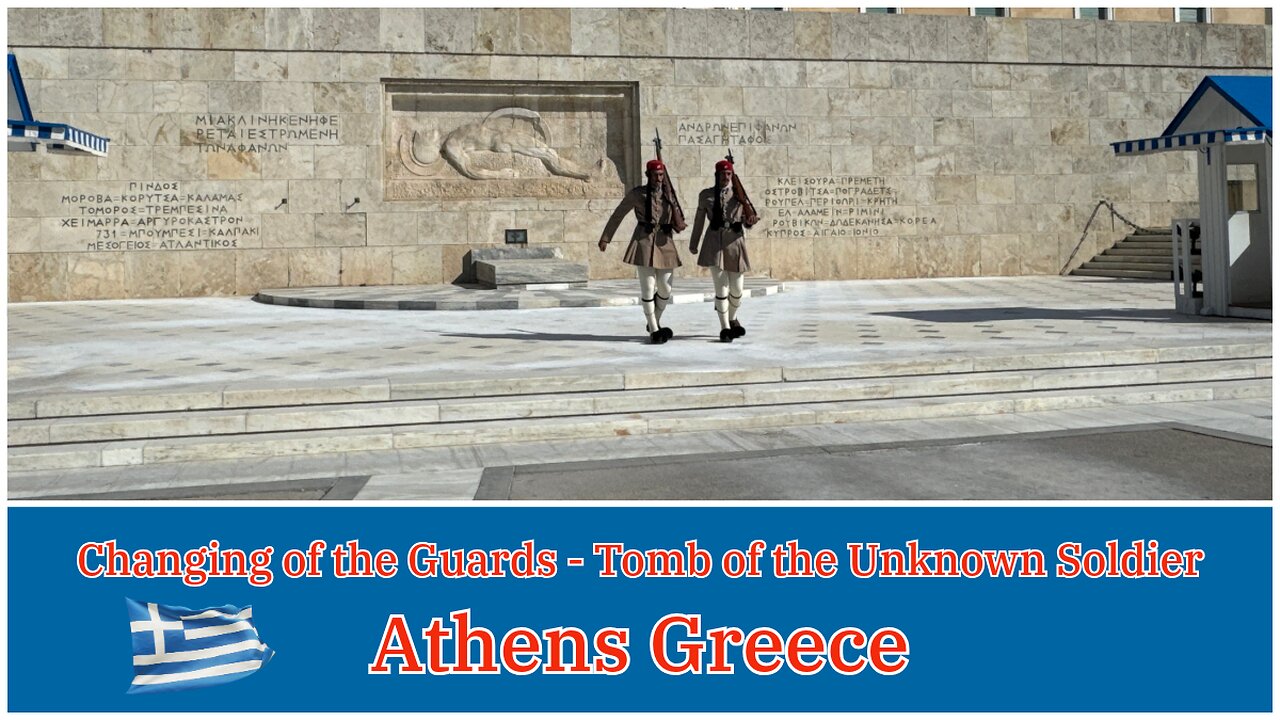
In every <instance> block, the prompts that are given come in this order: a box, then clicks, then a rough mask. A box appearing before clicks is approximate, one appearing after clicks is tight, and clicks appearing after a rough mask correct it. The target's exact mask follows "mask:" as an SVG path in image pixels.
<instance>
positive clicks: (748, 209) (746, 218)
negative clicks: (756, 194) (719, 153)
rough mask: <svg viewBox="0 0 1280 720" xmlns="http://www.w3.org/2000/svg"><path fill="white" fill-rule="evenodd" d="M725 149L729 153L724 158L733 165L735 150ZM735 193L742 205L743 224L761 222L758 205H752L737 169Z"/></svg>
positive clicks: (749, 224) (734, 184)
mask: <svg viewBox="0 0 1280 720" xmlns="http://www.w3.org/2000/svg"><path fill="white" fill-rule="evenodd" d="M725 151H726V152H727V153H728V154H726V155H725V156H724V159H725V160H728V161H729V164H730V165H733V150H732V149H730V148H727V147H726V148H725ZM733 194H734V197H736V198H738V204H740V205H742V211H743V218H742V219H743V225H746V226H747V227H751V226H752V225H755V224H756V223H758V222H760V216H759V215H758V214H757V213H756V206H755V205H752V204H751V199H750V198H748V197H747V189H746V188H744V187H742V181H741V180H739V179H738V172H737V170H734V172H733Z"/></svg>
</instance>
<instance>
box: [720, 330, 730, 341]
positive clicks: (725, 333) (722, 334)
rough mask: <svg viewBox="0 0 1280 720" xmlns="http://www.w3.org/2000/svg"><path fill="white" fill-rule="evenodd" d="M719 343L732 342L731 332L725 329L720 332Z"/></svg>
mask: <svg viewBox="0 0 1280 720" xmlns="http://www.w3.org/2000/svg"><path fill="white" fill-rule="evenodd" d="M720 342H733V330H732V329H731V328H725V329H723V330H721V331H720Z"/></svg>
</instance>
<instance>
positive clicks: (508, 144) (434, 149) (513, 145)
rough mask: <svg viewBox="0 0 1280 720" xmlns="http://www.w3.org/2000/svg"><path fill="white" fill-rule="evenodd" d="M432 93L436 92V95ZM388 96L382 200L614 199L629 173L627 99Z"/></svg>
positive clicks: (477, 89) (572, 91)
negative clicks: (383, 195) (383, 198)
mask: <svg viewBox="0 0 1280 720" xmlns="http://www.w3.org/2000/svg"><path fill="white" fill-rule="evenodd" d="M433 90H436V92H433ZM463 90H467V91H469V92H463V91H460V89H459V88H455V87H451V86H444V87H441V88H439V89H437V88H436V87H435V86H432V85H430V84H420V85H414V86H411V87H409V88H407V89H403V90H402V89H399V88H388V91H387V96H388V100H389V102H388V109H387V113H386V118H387V121H386V126H385V128H384V135H383V142H384V157H385V164H384V170H385V172H384V183H385V190H386V194H385V197H386V199H388V200H435V199H450V198H458V199H463V198H521V197H528V198H595V197H602V198H604V197H614V196H616V195H617V194H618V193H619V192H620V191H621V189H622V187H623V177H624V175H625V174H626V173H624V171H623V170H622V169H621V168H622V167H626V166H627V165H628V152H629V150H630V148H629V144H628V142H627V140H626V138H627V136H628V133H629V131H630V125H629V123H630V122H631V120H632V118H630V117H629V113H627V112H626V109H627V107H629V106H628V105H627V104H626V103H625V102H624V101H626V100H628V98H625V97H622V96H619V95H616V94H607V93H594V94H593V93H591V92H590V89H589V88H587V89H584V88H582V87H581V86H578V87H575V88H566V89H564V90H563V92H561V91H560V89H559V88H538V89H537V91H534V92H530V91H526V92H524V93H521V92H519V91H518V90H515V89H513V88H512V87H510V86H500V87H494V88H491V87H490V86H487V85H485V84H477V85H474V86H470V87H468V88H465V89H463Z"/></svg>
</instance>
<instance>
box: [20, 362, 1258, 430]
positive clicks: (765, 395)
mask: <svg viewBox="0 0 1280 720" xmlns="http://www.w3.org/2000/svg"><path fill="white" fill-rule="evenodd" d="M1270 375H1271V360H1270V359H1243V360H1204V361H1193V362H1171V363H1150V364H1140V365H1123V366H1105V365H1104V366H1093V367H1078V368H1051V369H1025V368H1022V369H1012V370H997V371H988V372H971V373H960V374H951V375H936V374H935V375H904V376H895V377H886V378H862V379H849V378H835V379H832V378H808V379H806V380H798V379H797V380H793V381H789V382H762V383H754V384H734V385H702V386H691V387H686V388H682V389H681V390H680V391H678V392H672V390H671V389H670V388H655V389H637V390H607V391H600V392H578V393H544V394H539V395H522V396H505V397H482V398H470V399H457V398H454V399H443V400H401V401H388V402H384V403H362V404H338V405H323V406H309V407H299V406H286V407H273V408H262V409H252V410H212V411H192V412H186V413H151V414H137V415H111V416H103V417H90V418H52V419H47V420H14V421H10V422H9V424H8V442H9V445H10V447H19V446H28V445H56V444H65V443H78V442H99V441H111V440H135V439H137V440H140V439H149V438H164V437H186V436H201V435H236V434H242V433H269V432H290V431H300V430H320V429H334V428H358V427H376V426H393V425H416V424H427V423H456V422H469V421H476V420H516V419H522V418H549V417H563V416H570V415H607V414H612V413H629V412H650V411H661V410H689V409H702V408H718V407H744V406H756V405H787V404H795V403H811V402H835V401H845V400H866V399H872V398H893V397H897V398H905V397H930V396H942V395H972V394H978V393H997V392H1024V391H1029V390H1043V389H1049V388H1068V387H1113V386H1119V385H1154V384H1160V383H1169V382H1186V381H1201V382H1204V381H1212V380H1237V379H1250V378H1259V377H1270Z"/></svg>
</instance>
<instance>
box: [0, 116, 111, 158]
mask: <svg viewBox="0 0 1280 720" xmlns="http://www.w3.org/2000/svg"><path fill="white" fill-rule="evenodd" d="M9 142H10V143H32V142H39V143H44V145H45V149H46V150H48V151H49V152H55V153H56V152H61V153H88V154H90V155H96V156H98V157H106V156H107V142H108V141H107V138H104V137H99V136H97V135H94V134H93V133H88V132H85V131H84V130H81V129H79V128H74V127H71V126H70V125H65V124H63V123H46V122H40V121H25V120H10V121H9Z"/></svg>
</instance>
